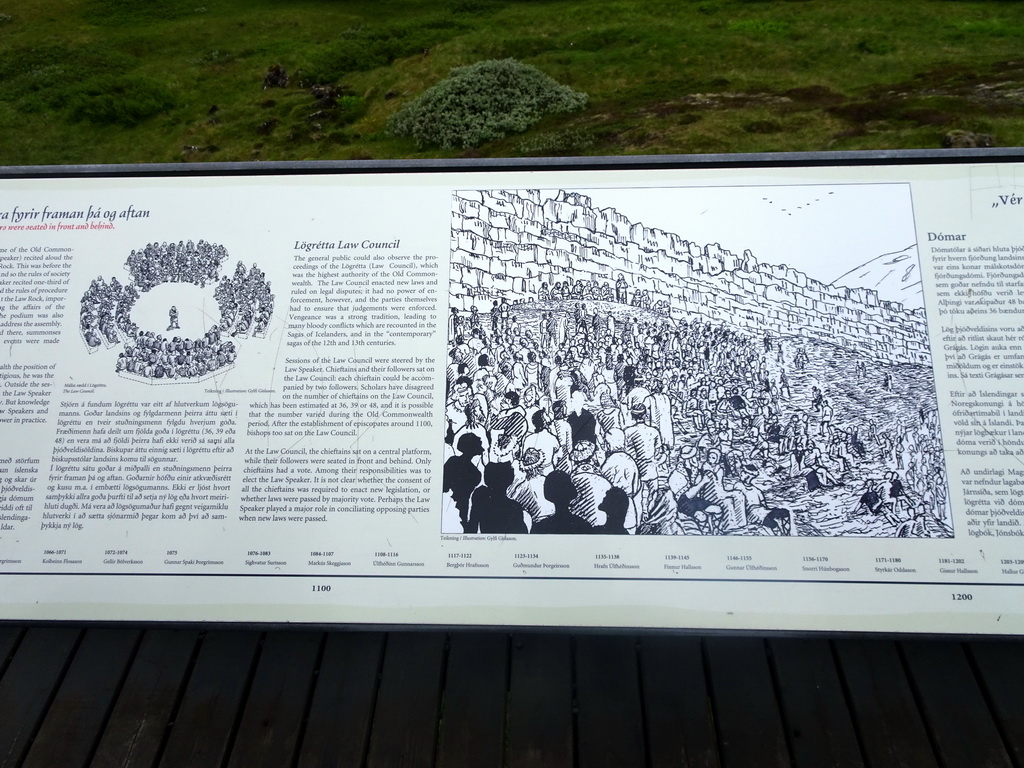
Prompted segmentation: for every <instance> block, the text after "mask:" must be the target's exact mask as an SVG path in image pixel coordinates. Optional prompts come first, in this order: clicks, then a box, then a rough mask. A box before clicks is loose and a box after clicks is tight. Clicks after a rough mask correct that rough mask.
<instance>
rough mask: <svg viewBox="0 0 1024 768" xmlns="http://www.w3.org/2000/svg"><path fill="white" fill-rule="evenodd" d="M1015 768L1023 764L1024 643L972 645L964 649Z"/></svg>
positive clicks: (1003, 641)
mask: <svg viewBox="0 0 1024 768" xmlns="http://www.w3.org/2000/svg"><path fill="white" fill-rule="evenodd" d="M967 649H968V652H969V653H970V655H971V658H972V659H973V660H974V664H975V667H976V668H977V671H978V675H979V678H980V681H981V684H982V687H983V689H984V691H985V695H986V696H987V698H988V702H989V703H990V705H991V707H992V712H993V714H994V715H995V717H996V721H997V722H998V724H999V730H1000V732H1001V733H1002V735H1003V738H1004V740H1005V743H1006V746H1007V748H1008V749H1009V751H1010V754H1011V755H1012V757H1013V759H1014V762H1015V764H1016V765H1024V696H1021V691H1024V643H1022V642H1021V641H1019V640H1001V641H998V642H984V641H981V642H974V643H970V644H969V645H968V646H967Z"/></svg>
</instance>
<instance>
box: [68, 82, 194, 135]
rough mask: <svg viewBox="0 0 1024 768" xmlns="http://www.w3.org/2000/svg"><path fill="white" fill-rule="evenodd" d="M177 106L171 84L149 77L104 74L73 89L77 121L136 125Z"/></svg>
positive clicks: (72, 104)
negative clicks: (168, 86) (168, 87)
mask: <svg viewBox="0 0 1024 768" xmlns="http://www.w3.org/2000/svg"><path fill="white" fill-rule="evenodd" d="M173 105H174V97H173V96H172V95H171V92H170V91H169V90H168V89H167V87H166V86H165V85H164V84H163V83H160V82H157V81H156V80H152V79H150V78H147V77H125V76H121V75H101V76H100V77H94V78H93V79H91V80H88V81H86V82H84V83H82V85H80V86H79V87H78V88H76V89H75V90H74V92H73V95H72V97H71V99H70V100H69V102H68V110H69V111H70V113H71V117H72V118H73V119H75V120H88V121H89V122H93V123H113V124H118V125H135V124H136V123H138V122H140V121H142V120H144V119H145V118H147V117H151V116H152V115H155V114H158V113H160V112H164V111H165V110H167V109H170V108H171V107H172V106H173Z"/></svg>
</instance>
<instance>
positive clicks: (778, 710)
mask: <svg viewBox="0 0 1024 768" xmlns="http://www.w3.org/2000/svg"><path fill="white" fill-rule="evenodd" d="M676 765H679V766H701V767H702V768H703V767H708V768H709V767H711V766H726V767H727V768H745V767H746V766H750V767H751V768H764V767H765V766H792V765H795V766H808V767H809V768H827V767H828V766H843V767H844V768H845V767H846V766H849V767H851V768H852V767H854V766H868V767H876V768H881V767H888V766H900V767H901V768H918V767H919V766H920V767H921V768H926V767H928V768H930V767H933V766H934V767H941V768H959V767H960V766H963V768H982V767H984V768H990V767H1002V766H1007V767H1008V768H1009V767H1010V766H1017V767H1018V768H1020V767H1021V766H1022V765H1024V644H1022V643H1021V642H1016V641H973V642H951V641H930V640H898V641H894V640H881V639H858V638H854V639H834V640H829V639H822V638H812V639H789V638H769V639H763V638H756V637H724V636H709V637H696V636H665V635H642V636H631V635H622V634H564V633H561V634H555V633H551V634H543V633H523V634H518V633H513V634H506V633H499V632H483V633H479V632H474V633H470V632H459V631H454V632H451V633H447V634H445V633H441V632H397V631H396V632H389V633H380V632H351V631H332V632H321V631H306V630H274V631H267V632H261V631H250V630H231V629H211V630H206V631H200V630H191V629H189V630H178V629H163V628H137V627H113V628H111V627H95V628H84V629H83V628H76V627H66V626H61V627H40V626H35V627H21V626H11V625H6V626H0V766H2V767H3V768H7V767H9V766H26V767H29V768H37V767H39V766H46V767H47V768H51V767H52V766H59V767H60V768H75V767H76V766H140V767H141V766H146V767H147V768H149V767H153V766H160V767H161V768H172V767H180V768H203V767H204V766H227V767H228V768H236V767H237V768H259V766H268V767H271V768H282V767H289V768H291V767H296V768H320V767H321V766H368V768H382V767H384V766H388V767H390V766H423V767H424V768H426V767H428V766H441V767H446V766H470V767H472V768H481V767H484V766H509V767H510V768H528V767H532V766H543V767H544V768H551V767H552V766H573V767H574V768H590V767H591V766H609V767H614V768H631V767H632V766H636V767H637V768H647V767H650V768H660V767H661V766H676Z"/></svg>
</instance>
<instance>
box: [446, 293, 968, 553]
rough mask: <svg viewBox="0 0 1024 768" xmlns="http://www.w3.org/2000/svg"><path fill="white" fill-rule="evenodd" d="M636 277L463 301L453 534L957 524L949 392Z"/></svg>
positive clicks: (449, 457) (452, 456)
mask: <svg viewBox="0 0 1024 768" xmlns="http://www.w3.org/2000/svg"><path fill="white" fill-rule="evenodd" d="M589 282H590V281H581V283H589ZM623 282H624V281H623V280H622V279H621V278H620V279H619V281H618V283H619V284H618V285H617V286H615V285H612V284H608V285H607V286H603V287H601V286H599V287H598V288H597V289H596V290H595V289H594V288H593V287H592V286H590V287H589V288H578V287H577V286H580V285H581V283H576V285H575V286H573V285H572V284H571V281H570V283H567V284H565V285H561V286H558V288H557V290H556V291H555V292H552V291H551V290H550V289H548V287H547V286H544V287H543V288H542V289H541V291H540V293H539V295H538V297H537V299H538V300H537V301H536V302H517V303H516V304H515V305H510V304H509V303H508V302H507V301H504V300H502V301H493V302H492V305H491V306H490V307H489V308H488V312H487V313H486V314H483V313H480V312H479V311H478V310H477V308H476V307H473V308H472V309H471V310H469V311H468V312H461V311H458V310H456V309H452V311H451V315H450V317H449V324H448V330H449V342H450V345H449V353H448V355H449V359H448V368H447V401H446V415H445V421H446V424H445V426H446V434H445V444H446V461H445V464H444V472H443V475H444V486H443V487H444V491H445V494H446V506H445V510H446V511H445V520H444V523H443V529H444V530H445V531H448V532H463V533H470V534H473V533H528V532H529V533H600V534H625V535H629V534H639V535H646V534H669V535H680V534H684V535H701V534H703V535H726V534H729V535H803V536H841V535H848V536H849V535H852V536H858V535H859V536H915V537H948V536H951V535H952V530H951V528H950V524H949V520H950V518H949V512H948V503H947V497H946V478H945V467H944V462H943V458H942V449H941V443H940V439H939V431H938V423H937V414H936V408H935V405H934V393H933V391H931V394H930V395H926V394H925V395H920V396H915V395H914V394H913V393H914V392H917V391H919V392H925V393H927V392H929V391H930V390H928V388H927V387H918V388H916V389H915V388H914V387H909V386H908V387H904V388H903V389H902V390H901V391H900V392H894V380H893V379H894V374H893V371H894V370H895V366H888V365H883V364H882V363H877V361H876V362H873V363H872V365H870V366H868V365H866V364H864V361H863V360H862V359H857V358H856V357H855V356H854V355H853V353H851V352H849V351H841V352H840V351H837V350H836V349H833V348H831V347H830V346H829V345H813V344H811V343H809V342H806V341H803V340H802V339H800V338H799V334H798V332H794V333H793V334H792V335H786V336H780V335H776V334H772V333H770V332H769V333H764V334H763V335H760V336H754V335H752V334H750V333H749V332H743V331H740V330H737V329H735V328H731V327H729V326H728V325H726V324H724V323H716V322H712V321H709V320H707V319H691V320H689V321H688V320H686V319H678V320H677V319H673V318H672V317H671V316H670V314H669V313H668V312H666V311H664V309H665V306H664V305H656V304H654V303H653V302H650V301H649V300H648V301H647V302H644V300H643V299H641V300H637V299H636V298H635V297H636V294H637V293H638V292H634V293H633V296H630V295H629V293H630V292H629V291H628V290H626V287H625V286H624V285H623V284H622V283H623ZM577 291H578V292H577ZM592 296H599V298H598V299H596V300H594V299H592V298H591V299H590V300H588V301H585V300H583V299H582V298H579V297H592ZM567 297H571V298H567ZM643 303H646V304H647V307H648V308H644V306H643ZM655 307H657V310H656V309H655ZM659 310H661V311H659ZM843 355H845V356H846V357H843ZM843 360H846V361H847V362H845V363H844V362H842V361H843ZM837 361H838V362H837ZM876 363H877V364H876ZM837 365H838V366H840V367H841V366H846V367H848V368H849V369H850V375H851V377H852V380H851V381H848V382H842V381H840V379H839V378H836V377H837V376H839V375H840V370H839V369H838V368H836V366H837ZM880 369H881V372H880V373H879V372H878V371H879V370H880ZM830 370H831V373H830ZM922 371H925V372H926V373H927V374H928V375H929V376H930V371H926V369H923V368H920V367H918V369H917V373H913V372H908V373H906V375H907V376H908V377H910V376H915V375H923V374H922V373H921V372H922ZM853 391H856V393H857V395H856V397H851V392H853ZM915 397H917V400H915V399H914V398H915ZM911 401H913V402H911Z"/></svg>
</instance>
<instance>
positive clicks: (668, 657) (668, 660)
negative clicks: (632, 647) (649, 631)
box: [640, 635, 720, 768]
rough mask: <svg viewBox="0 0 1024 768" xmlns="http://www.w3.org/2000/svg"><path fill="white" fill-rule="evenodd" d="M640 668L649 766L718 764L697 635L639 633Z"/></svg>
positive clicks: (706, 766) (713, 767)
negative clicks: (680, 635)
mask: <svg viewBox="0 0 1024 768" xmlns="http://www.w3.org/2000/svg"><path fill="white" fill-rule="evenodd" d="M640 667H641V680H642V682H643V692H644V720H645V722H646V725H647V752H648V755H649V756H650V765H652V766H680V767H681V768H718V766H719V765H720V760H719V757H718V740H717V736H716V734H715V722H714V716H713V713H712V708H711V697H710V695H709V694H708V688H707V684H706V682H705V676H704V658H703V650H702V648H701V641H700V638H698V637H671V636H658V635H650V636H644V637H642V638H641V639H640Z"/></svg>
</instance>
